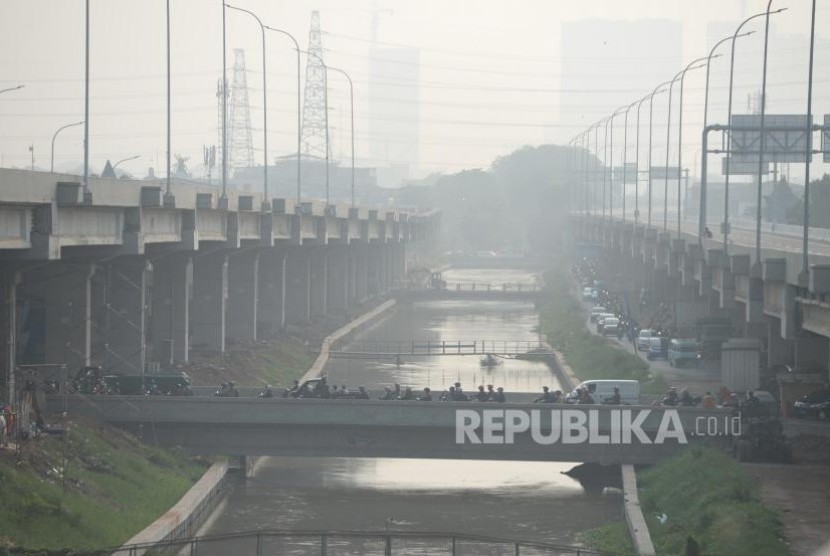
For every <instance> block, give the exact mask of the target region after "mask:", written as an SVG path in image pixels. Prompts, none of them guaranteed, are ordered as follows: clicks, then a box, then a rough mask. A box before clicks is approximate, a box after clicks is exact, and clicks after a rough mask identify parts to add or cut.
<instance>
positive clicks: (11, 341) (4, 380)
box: [0, 265, 20, 400]
mask: <svg viewBox="0 0 830 556" xmlns="http://www.w3.org/2000/svg"><path fill="white" fill-rule="evenodd" d="M10 266H11V265H9V267H10ZM19 281H20V273H19V272H18V271H17V270H16V269H13V268H4V269H3V270H0V399H3V400H10V399H12V397H13V396H12V395H11V393H12V392H13V391H14V388H15V385H14V373H13V372H12V370H13V369H14V368H15V366H16V365H17V285H18V283H19Z"/></svg>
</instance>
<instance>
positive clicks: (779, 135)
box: [729, 114, 808, 172]
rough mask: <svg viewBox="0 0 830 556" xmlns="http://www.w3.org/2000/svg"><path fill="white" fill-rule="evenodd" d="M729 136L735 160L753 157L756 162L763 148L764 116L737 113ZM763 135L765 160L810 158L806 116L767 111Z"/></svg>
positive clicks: (733, 118)
mask: <svg viewBox="0 0 830 556" xmlns="http://www.w3.org/2000/svg"><path fill="white" fill-rule="evenodd" d="M729 137H730V147H729V148H730V151H731V153H732V162H740V161H741V160H752V159H753V158H754V159H755V160H756V161H757V160H758V154H759V153H760V151H761V115H760V114H734V115H733V116H732V121H731V122H730V131H729ZM764 137H765V138H764V145H763V147H764V161H766V162H806V161H807V156H808V154H807V116H806V115H803V114H767V115H766V116H764ZM756 163H757V162H756ZM756 172H757V170H756Z"/></svg>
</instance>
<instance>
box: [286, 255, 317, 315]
mask: <svg viewBox="0 0 830 556" xmlns="http://www.w3.org/2000/svg"><path fill="white" fill-rule="evenodd" d="M285 320H286V322H287V323H289V324H307V323H309V322H310V321H311V256H310V252H309V249H308V248H307V247H306V248H303V247H292V248H290V249H289V250H288V254H287V256H286V261H285Z"/></svg>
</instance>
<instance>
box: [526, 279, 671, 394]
mask: <svg viewBox="0 0 830 556" xmlns="http://www.w3.org/2000/svg"><path fill="white" fill-rule="evenodd" d="M544 278H545V285H546V287H547V289H548V292H549V295H548V296H547V297H546V299H545V300H544V302H543V303H542V306H541V308H540V318H541V323H542V332H543V333H544V335H545V337H546V338H547V340H548V343H550V345H552V346H553V347H554V348H556V349H558V350H559V351H561V352H562V354H563V355H564V356H565V359H566V361H567V362H568V365H570V367H571V368H572V369H573V371H574V372H575V373H576V375H577V376H578V377H579V378H580V379H582V380H590V379H620V380H639V381H640V384H641V389H642V391H643V392H644V393H647V394H660V393H663V392H665V391H666V388H667V384H666V381H665V379H664V378H663V377H662V376H659V375H652V374H651V372H650V371H649V368H648V364H646V363H645V361H643V360H642V359H640V358H639V357H638V356H637V355H634V354H633V353H629V352H627V351H624V350H622V349H620V348H619V347H618V346H616V345H614V344H613V343H612V341H611V340H608V339H606V338H601V337H599V336H597V335H595V334H591V333H590V332H589V331H588V330H587V329H586V327H585V319H586V318H587V316H588V315H587V312H586V311H585V308H584V306H583V305H582V303H581V302H579V301H578V300H577V299H576V298H575V297H574V295H573V293H571V288H570V279H569V276H568V275H567V270H566V269H565V268H556V269H552V270H549V271H547V272H545V275H544Z"/></svg>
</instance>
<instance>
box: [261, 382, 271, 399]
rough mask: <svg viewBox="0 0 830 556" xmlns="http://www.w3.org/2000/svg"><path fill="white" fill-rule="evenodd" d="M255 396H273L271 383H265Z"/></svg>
mask: <svg viewBox="0 0 830 556" xmlns="http://www.w3.org/2000/svg"><path fill="white" fill-rule="evenodd" d="M257 397H258V398H273V397H274V391H273V390H272V389H271V385H270V384H266V385H265V388H263V389H262V390H260V392H259V394H257Z"/></svg>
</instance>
